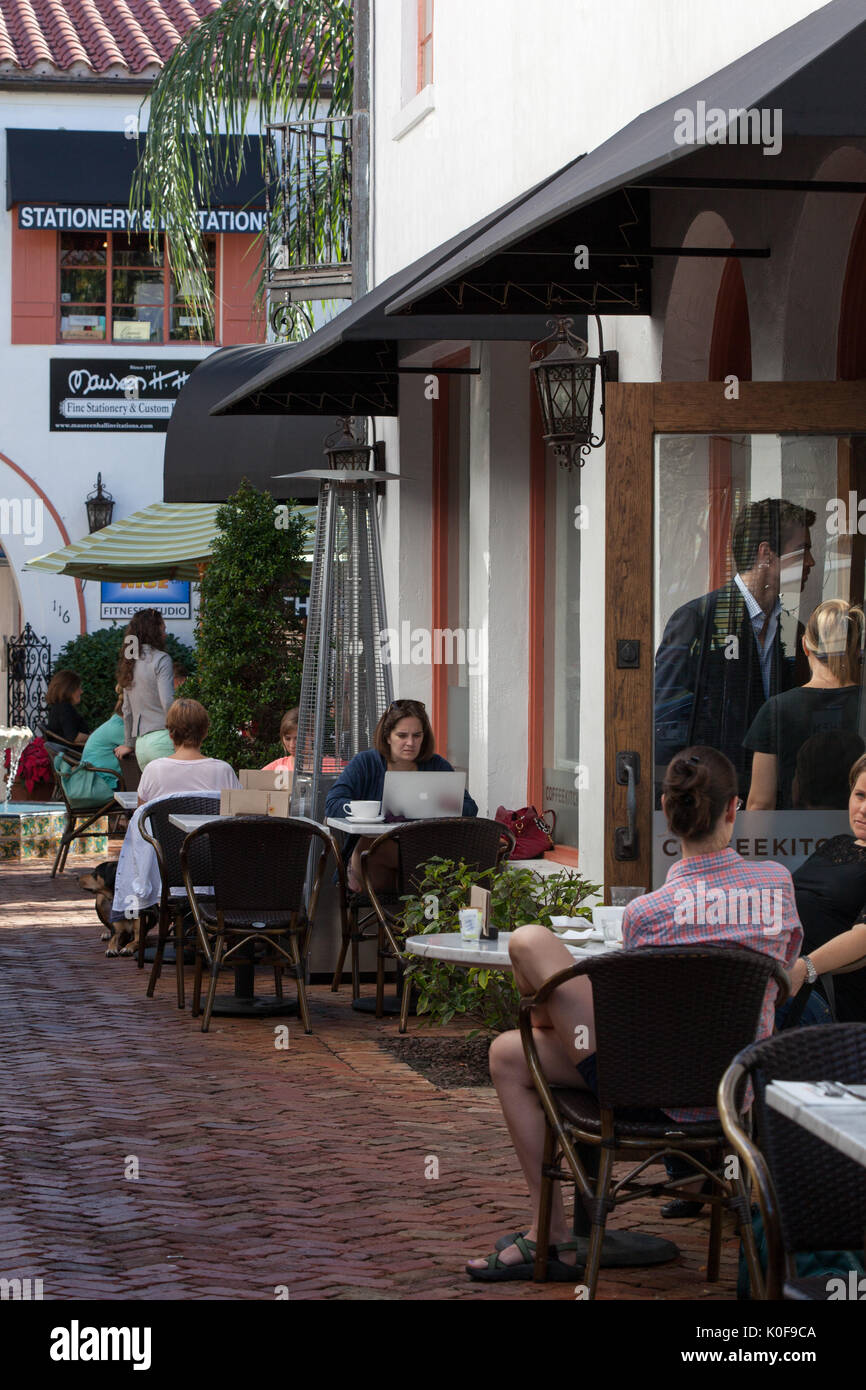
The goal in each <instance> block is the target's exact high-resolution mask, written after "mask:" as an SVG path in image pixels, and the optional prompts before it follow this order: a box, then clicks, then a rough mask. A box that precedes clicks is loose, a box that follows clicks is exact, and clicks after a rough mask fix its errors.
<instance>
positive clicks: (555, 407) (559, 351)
mask: <svg viewBox="0 0 866 1390" xmlns="http://www.w3.org/2000/svg"><path fill="white" fill-rule="evenodd" d="M595 321H596V324H597V325H598V349H599V355H598V357H590V356H589V344H588V343H587V342H586V341H585V339H583V338H578V337H577V336H576V334H574V333H572V332H571V329H572V328H573V327H574V320H573V319H567V318H558V319H551V320H550V321H549V323H548V327H549V328H551V329H552V330H553V331H552V333H551V334H550V336H549V337H548V338H544V339H543V340H542V341H541V342H540V343H535V344H534V345H533V348H532V352H531V356H532V358H533V362H532V366H531V368H530V370H531V372H532V374H533V376H534V378H535V386H536V389H537V391H538V399H539V402H540V405H541V415H542V420H543V425H544V439H545V442H546V443H547V444H552V445H553V452H554V454H555V455H556V457H557V458H558V460H559V462H560V464H561V465H562V467H563V468H569V469H570V468H572V467H573V465H574V462H575V460H577V461H578V462H579V463H580V466H581V467H583V463H584V457H585V456H586V455H588V454H589V452H590V450H591V449H598V448H599V447H600V446H601V445H602V444H603V443H604V384H605V378H606V373H607V368H606V362H605V356H604V342H603V339H602V331H601V320H600V319H599V318H598V317H596V320H595ZM597 375H598V376H599V377H600V379H601V391H600V401H599V407H598V409H599V415H600V416H601V434H600V435H594V434H593V432H592V421H593V413H594V411H595V399H596V395H595V384H596V376H597Z"/></svg>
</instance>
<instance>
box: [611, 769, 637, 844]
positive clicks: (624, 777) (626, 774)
mask: <svg viewBox="0 0 866 1390" xmlns="http://www.w3.org/2000/svg"><path fill="white" fill-rule="evenodd" d="M616 781H617V785H618V786H620V787H627V788H628V791H627V792H626V800H625V804H626V815H627V817H628V824H627V825H618V826H617V827H616V830H615V831H614V839H613V854H614V858H615V859H637V857H638V833H637V786H638V783H639V782H640V754H639V753H633V752H627V753H617V755H616Z"/></svg>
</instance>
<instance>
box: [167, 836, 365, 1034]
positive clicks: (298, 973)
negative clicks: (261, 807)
mask: <svg viewBox="0 0 866 1390" xmlns="http://www.w3.org/2000/svg"><path fill="white" fill-rule="evenodd" d="M317 840H320V841H321V854H320V855H319V862H318V865H317V867H316V871H315V876H314V878H313V882H312V887H311V890H310V895H309V908H308V909H306V908H305V906H304V899H305V885H306V880H307V866H308V864H310V862H311V854H312V852H314V850H315V845H316V841H317ZM205 843H206V844H207V846H208V848H209V850H210V854H211V863H212V865H213V898H212V899H203V898H202V897H201V896H200V893H199V892H198V891H197V890H196V888H195V885H194V882H193V878H194V874H193V869H192V866H193V859H194V855H195V853H196V852H197V850H198V849H199V847H200V846H202V845H203V844H205ZM330 854H333V855H334V857H335V859H336V860H337V863H338V872H339V873H340V877H341V886H342V877H343V876H342V865H341V862H340V855H339V851H338V850H337V846H336V844H335V842H334V839H333V837H332V836H331V835H330V834H329V833H328V831H327V830H325V829H324V828H323V827H322V826H321V825H319V824H318V823H317V822H316V821H313V820H308V819H307V818H306V817H303V816H294V817H289V818H283V817H273V816H233V817H232V818H231V819H227V820H220V821H214V822H212V823H211V824H210V825H203V826H200V827H199V829H198V830H195V831H193V833H192V834H191V835H189V836H187V838H186V840H185V841H184V843H183V846H182V848H181V852H180V862H181V868H182V872H183V880H184V884H185V885H186V891H187V896H188V898H189V901H190V904H191V906H192V910H193V915H194V917H195V923H196V928H197V932H198V936H197V941H196V964H195V983H194V986H193V1005H192V1014H193V1018H197V1017H198V1014H199V1012H200V1006H201V975H202V966H203V964H204V962H205V961H207V963H208V965H209V966H210V970H211V977H210V986H209V989H208V996H207V1002H206V1004H205V1010H204V1017H203V1018H202V1024H201V1030H202V1032H203V1033H206V1032H207V1031H208V1028H209V1026H210V1018H211V1013H212V1011H213V1005H214V999H215V998H216V986H217V978H218V976H219V972H220V969H221V968H222V967H223V966H224V965H226V964H228V963H229V961H230V960H231V958H232V957H233V956H236V954H237V953H239V952H241V951H242V950H243V948H244V947H245V946H248V945H252V947H253V949H255V943H256V942H262V943H263V944H264V957H263V959H262V960H261V962H259V963H261V964H263V965H272V966H273V967H274V978H275V980H276V988H277V993H278V995H281V994H282V982H281V977H280V968H281V967H283V966H286V965H288V966H289V968H290V970H291V971H292V973H293V974H294V976H295V979H296V981H297V986H298V1007H299V1009H300V1012H301V1018H302V1020H303V1024H304V1032H305V1033H312V1031H313V1030H312V1027H311V1025H310V1013H309V1009H308V1007H307V995H306V990H305V987H304V972H305V969H306V959H307V955H308V953H309V943H310V936H311V934H312V929H313V923H314V921H315V916H316V905H317V903H318V898H319V889H320V887H321V884H322V878H323V875H324V872H325V865H326V864H327V861H328V856H329V855H330ZM284 941H285V943H286V944H285V946H284V945H283V944H282V943H283V942H284Z"/></svg>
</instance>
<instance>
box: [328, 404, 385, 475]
mask: <svg viewBox="0 0 866 1390" xmlns="http://www.w3.org/2000/svg"><path fill="white" fill-rule="evenodd" d="M354 423H355V419H354V416H351V415H347V416H341V417H340V424H341V425H342V426H343V432H342V434H341V433H340V432H339V430H335V431H334V433H333V434H329V435H328V437H327V439H326V440H325V457H326V458H327V460H328V467H329V468H332V469H333V470H334V471H335V472H338V473H341V472H345V473H368V472H369V471H370V465H371V463H372V457H373V453H374V448H373V445H372V444H365V443H364V441H363V440H361V439H356V438H355V436H354V435H353V434H352V426H353V425H354Z"/></svg>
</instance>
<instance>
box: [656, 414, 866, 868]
mask: <svg viewBox="0 0 866 1390" xmlns="http://www.w3.org/2000/svg"><path fill="white" fill-rule="evenodd" d="M656 445H657V473H656V518H657V523H656V547H657V548H656V585H655V635H656V668H655V698H654V720H655V739H654V742H655V750H654V751H655V764H656V766H655V785H656V789H657V793H658V791H659V790H660V786H661V782H662V779H663V777H664V772H665V768H666V766H667V764H668V762H669V761H670V759H671V757H673V756H674V754H676V753H677V752H679V751H680V750H681V749H682V748H684V747H686V746H688V745H689V744H699V743H700V744H709V745H710V746H712V747H715V748H718V749H719V750H720V751H721V752H723V753H725V754H726V755H727V757H729V758H730V760H731V762H732V763H733V764H734V767H735V768H736V770H737V780H738V790H739V795H740V796H741V797H742V798H743V800H744V801H745V802H746V806H747V809H746V810H745V811H744V812H743V813H742V814H741V816H740V817H739V818H738V821H737V831H736V835H735V840H734V848H736V849H738V850H739V852H740V853H741V854H744V855H746V856H754V857H759V858H760V857H763V858H770V859H777V860H779V861H780V862H782V863H784V864H786V865H787V867H788V868H790V869H792V870H795V869H796V868H797V866H798V865H799V864H802V863H803V862H804V861H805V860H806V859H808V858H809V856H810V855H812V854H813V853H814V852H815V849H816V846H817V845H819V844H820V843H822V841H823V839H824V838H827V837H830V836H833V835H838V834H839V833H841V832H843V831H844V830H845V827H846V825H847V810H846V808H847V805H848V794H849V793H848V772H849V769H850V767H851V765H852V763H853V762H854V761H855V759H856V758H857V757H858V755H859V754H860V752H861V751H862V750H863V747H864V746H866V718H864V710H863V703H864V702H863V699H862V678H863V664H862V655H861V653H862V650H863V645H864V626H866V623H864V618H863V613H862V605H863V599H864V579H866V536H864V535H863V534H861V533H860V530H859V524H858V523H859V518H860V510H859V508H860V499H861V498H863V499H866V439H863V438H860V437H854V438H836V437H826V436H825V437H821V436H798V437H795V436H791V437H786V436H782V435H754V436H751V437H749V436H725V437H720V436H709V435H699V436H685V435H677V436H659V437H657V440H656ZM864 511H866V506H864ZM864 530H866V527H864ZM658 805H659V800H658V795H657V799H656V806H657V807H658ZM657 815H658V816H659V817H660V812H658V813H657ZM656 830H657V836H656V849H655V863H654V880H655V881H656V882H659V881H661V880H662V879H663V878H664V875H665V871H666V869H667V867H669V863H670V855H671V853H674V854H675V853H676V851H675V850H671V848H670V846H669V845H667V844H666V841H665V839H664V831H663V827H662V825H661V820H660V819H657V823H656ZM849 833H850V832H849Z"/></svg>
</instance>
